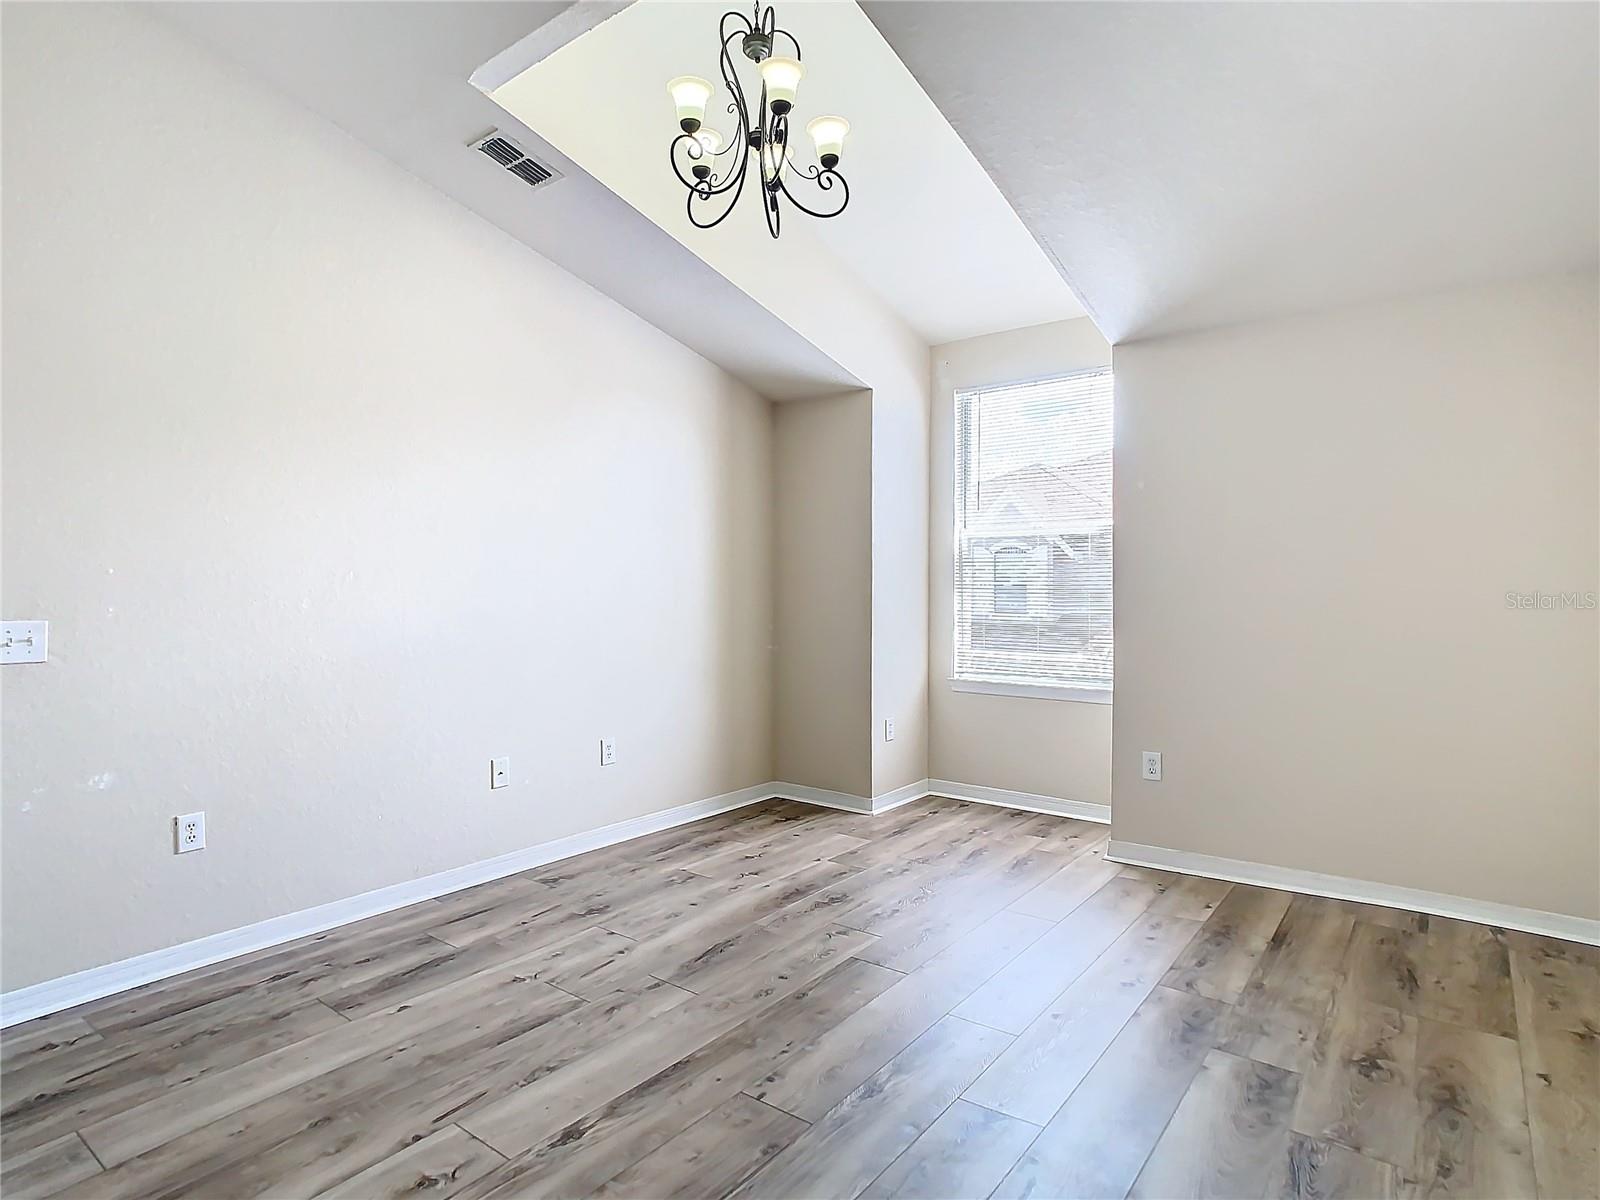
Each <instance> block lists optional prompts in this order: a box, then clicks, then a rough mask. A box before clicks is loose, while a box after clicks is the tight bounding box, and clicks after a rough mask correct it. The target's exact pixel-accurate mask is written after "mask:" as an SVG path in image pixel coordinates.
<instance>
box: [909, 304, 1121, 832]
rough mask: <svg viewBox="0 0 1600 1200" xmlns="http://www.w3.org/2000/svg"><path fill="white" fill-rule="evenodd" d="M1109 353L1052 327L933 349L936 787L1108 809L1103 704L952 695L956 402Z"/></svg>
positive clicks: (1087, 334)
mask: <svg viewBox="0 0 1600 1200" xmlns="http://www.w3.org/2000/svg"><path fill="white" fill-rule="evenodd" d="M1110 362H1111V346H1110V344H1109V343H1108V342H1107V341H1106V340H1105V338H1103V337H1101V336H1100V333H1099V331H1098V330H1096V329H1095V327H1094V325H1093V324H1091V323H1090V322H1089V321H1087V320H1081V319H1080V320H1076V321H1059V322H1056V323H1055V324H1051V325H1038V326H1035V327H1034V328H1032V329H1018V330H1014V331H1011V332H1008V333H997V334H991V335H989V336H987V337H977V338H969V339H967V340H966V341H961V342H951V343H948V344H947V345H943V346H935V347H934V348H933V422H932V472H931V493H930V510H931V513H932V518H931V521H930V526H931V528H930V535H931V547H932V549H931V569H930V571H929V612H930V620H929V629H928V648H927V657H928V663H929V672H928V677H929V731H930V737H931V748H930V753H929V774H930V776H931V777H932V778H934V779H947V780H952V781H954V782H957V783H971V784H977V785H979V786H981V787H996V788H1006V789H1008V790H1010V791H1017V792H1031V793H1033V794H1034V795H1038V796H1050V797H1054V798H1056V799H1061V800H1077V801H1081V802H1083V803H1088V804H1106V803H1108V802H1109V801H1110V798H1111V705H1109V704H1091V703H1087V702H1083V701H1070V700H1039V699H1033V698H1020V697H1014V696H985V695H977V694H973V693H970V692H957V691H953V690H952V689H951V686H950V672H951V654H952V651H953V646H954V637H955V635H954V630H955V550H954V534H955V394H956V392H957V391H958V390H959V389H962V388H969V387H978V386H982V385H984V384H994V383H1011V382H1015V381H1018V380H1024V379H1037V378H1041V377H1043V376H1047V375H1059V374H1063V373H1065V372H1067V371H1082V370H1088V369H1091V368H1094V367H1104V366H1108V365H1109V364H1110Z"/></svg>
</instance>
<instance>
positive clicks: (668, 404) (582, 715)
mask: <svg viewBox="0 0 1600 1200" xmlns="http://www.w3.org/2000/svg"><path fill="white" fill-rule="evenodd" d="M4 115H5V124H4V173H5V189H4V223H5V243H4V345H5V357H4V374H3V389H4V402H5V411H4V421H5V443H4V455H5V457H4V486H5V492H4V501H5V524H4V597H3V603H4V609H5V614H6V615H7V616H8V617H13V616H14V617H40V618H47V619H49V620H50V622H51V650H52V654H51V661H50V662H49V663H48V664H46V665H43V666H30V667H10V666H8V667H6V668H4V675H3V687H4V704H5V711H4V759H5V762H4V797H3V816H0V821H3V840H4V860H3V867H4V892H3V901H4V931H3V932H4V939H3V940H4V961H3V985H0V986H3V987H4V988H5V989H14V988H18V987H22V986H24V985H27V984H30V983H33V982H36V981H38V980H42V979H45V978H49V977H52V976H56V975H60V974H62V973H65V972H69V971H73V970H76V969H79V968H84V967H88V966H91V965H95V964H99V963H105V962H108V961H111V960H115V959H118V958H122V957H125V956H128V955H132V954H137V953H139V952H142V951H147V950H151V949H155V948H157V947H162V946H166V945H169V944H171V943H175V942H179V941H184V940H188V939H191V938H195V937H198V936H201V935H204V934H208V933H212V932H216V931H218V930H222V929H227V928H231V927H235V926H239V925H241V924H245V923H248V922H253V921H257V920H261V919H263V918H267V917H271V916H275V915H278V914H282V913H286V912H290V911H293V910H296V909H300V908H304V907H306V906H309V905H315V904H318V903H322V902H325V901H330V900H334V899H337V898H340V897H344V896H348V895H351V894H354V893H358V892H361V891H364V890H367V889H370V888H375V887H379V886H382V885H386V884H392V883H396V882H399V881H403V880H407V879H411V878H414V877H417V876H420V875H424V874H427V873H430V872H433V871H438V870H441V869H444V868H448V867H452V866H456V865H458V864H462V863H467V862H472V861H476V860H479V859H483V858H487V857H490V856H493V855H496V854H501V853H504V852H506V851H509V850H513V849H516V848H519V847H522V846H526V845H530V844H533V843H537V842H540V841H544V840H546V839H549V838H555V837H559V836H562V835H565V834H570V833H574V832H577V831H581V830H585V829H591V828H594V827H597V826H601V825H604V824H607V823H609V822H612V821H617V820H621V819H625V818H628V817H632V816H636V815H640V814H644V813H648V812H651V811H654V810H659V809H663V808H667V807H669V806H672V805H677V804H682V803H685V802H687V801H691V800H697V799H700V798H703V797H706V796H711V795H715V794H719V793H723V792H727V791H730V790H734V789H737V788H741V787H745V786H748V785H753V784H757V783H760V782H762V781H765V780H767V779H769V778H770V777H771V773H772V769H773V749H772V741H771V736H770V730H771V725H772V719H771V709H770V702H771V694H772V687H771V662H770V660H771V651H770V646H771V641H772V612H773V595H772V537H773V527H774V513H773V507H772V494H773V481H772V478H771V475H772V410H771V406H770V405H769V404H768V403H767V402H766V401H765V400H763V399H762V398H760V397H758V396H756V395H754V394H753V393H751V392H749V391H748V390H746V389H745V388H743V387H742V386H740V385H738V384H737V383H735V382H734V381H733V380H731V379H730V378H729V377H728V376H727V375H726V374H725V373H723V372H722V371H720V370H719V369H717V368H716V367H714V366H712V365H711V364H709V363H707V362H706V361H704V360H703V359H701V358H699V357H697V356H696V355H695V354H693V353H691V352H689V351H688V350H685V349H684V348H683V347H681V346H680V345H678V344H677V343H675V342H673V341H671V340H670V339H668V338H667V337H665V336H664V335H662V334H660V333H659V332H657V331H656V330H654V329H653V328H651V327H649V326H648V325H646V324H644V323H643V322H641V321H640V320H638V319H637V318H635V317H633V316H632V315H630V314H629V313H627V312H626V311H625V310H623V309H622V308H620V307H619V306H617V305H616V304H614V303H612V302H611V301H609V300H607V299H605V298H604V297H602V296H600V295H598V294H597V293H595V292H594V291H592V290H591V289H589V288H588V287H586V286H584V285H582V284H580V283H578V282H576V281H575V280H573V279H572V278H571V277H570V276H568V275H566V274H564V273H563V272H561V271H560V270H558V269H556V268H554V267H553V266H551V265H550V264H549V263H547V262H546V261H544V260H543V259H540V258H539V257H537V256H536V255H534V254H532V253H530V252H529V251H527V250H526V249H524V248H523V247H521V246H519V245H518V244H516V243H515V242H513V241H511V240H510V239H509V238H507V237H506V236H505V235H503V234H501V233H500V232H498V231H496V230H495V229H493V228H491V227H490V226H489V225H487V224H485V223H484V222H482V221H480V220H478V219H477V218H475V217H473V216H471V215H469V214H468V213H467V212H466V211H464V210H463V209H461V208H460V207H459V206H457V205H455V204H454V203H452V202H450V201H448V200H446V199H445V198H443V197H442V196H440V195H438V194H437V193H435V192H434V191H432V190H431V189H429V188H427V187H425V186H423V185H422V184H420V183H418V182H417V181H416V180H414V179H413V178H411V177H410V176H408V175H406V174H404V173H403V172H401V171H399V170H398V169H396V168H394V167H393V166H391V165H390V164H389V163H387V162H386V161H384V160H382V159H380V158H378V157H376V156H375V155H373V154H371V153H370V152H368V151H367V150H365V149H363V148H362V147H361V146H360V145H358V144H356V143H355V142H353V141H351V140H350V139H349V138H347V137H345V136H344V135H343V134H341V133H339V132H338V131H337V130H335V129H334V128H332V127H331V126H328V125H325V124H323V123H322V122H320V121H318V120H316V119H314V118H312V117H310V116H309V115H307V114H305V113H304V112H302V111H301V110H299V109H297V108H295V107H293V106H291V105H290V104H288V103H287V102H285V101H282V100H280V99H279V98H277V97H276V96H275V95H273V94H270V93H268V92H265V91H263V90H261V89H260V88H258V87H257V86H255V85H253V84H251V83H248V82H246V81H245V80H244V79H243V77H241V76H238V75H236V74H235V73H233V72H232V71H230V70H229V69H228V68H227V67H225V66H224V65H223V64H222V63H221V62H220V61H219V60H217V59H214V58H212V57H210V56H208V55H207V54H205V53H203V52H200V51H198V50H196V49H194V48H192V47H190V46H189V45H188V44H186V43H184V42H181V41H179V40H178V39H177V38H175V37H174V36H173V35H171V34H170V33H168V32H166V31H164V30H163V29H162V28H160V27H159V26H157V25H155V24H154V23H152V22H150V21H149V20H148V19H147V18H146V17H145V16H144V15H143V14H140V13H137V12H129V11H126V10H124V11H116V10H108V9H94V10H91V9H87V8H83V7H77V6H70V5H60V6H58V5H15V6H13V5H8V6H7V8H6V12H5V40H4ZM556 186H560V185H559V184H558V185H556ZM864 453H865V450H864V449H863V454H864ZM863 711H864V706H863ZM602 735H608V736H612V737H614V738H615V739H616V741H617V746H618V756H619V757H618V762H617V764H616V765H615V766H614V767H609V768H605V769H603V770H602V769H601V768H600V767H599V766H598V757H597V740H598V739H599V738H600V737H601V736H602ZM501 754H508V755H510V756H511V758H512V763H513V779H514V783H513V785H512V786H511V787H509V788H507V789H505V790H499V791H490V790H489V789H488V787H487V773H488V760H489V759H490V757H491V756H494V755H501ZM191 809H203V810H205V811H206V813H207V816H208V821H209V838H210V845H209V847H208V848H207V849H206V850H205V851H203V852H202V853H198V854H192V855H186V856H183V857H181V858H180V857H175V856H174V855H173V854H172V851H171V841H170V826H169V821H170V818H171V817H172V816H173V815H174V814H175V813H179V812H185V811H188V810H191Z"/></svg>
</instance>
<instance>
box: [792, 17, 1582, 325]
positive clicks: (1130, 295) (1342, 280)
mask: <svg viewBox="0 0 1600 1200" xmlns="http://www.w3.org/2000/svg"><path fill="white" fill-rule="evenodd" d="M864 7H865V10H866V12H867V13H868V15H869V16H870V18H871V19H872V21H873V22H874V23H875V24H876V25H877V27H878V28H879V30H880V31H881V32H882V33H883V34H884V36H885V38H886V39H887V40H888V42H889V44H890V45H891V46H892V47H893V48H894V49H895V51H896V52H897V53H898V54H899V56H900V57H901V58H902V59H903V60H904V61H905V63H906V64H908V65H909V67H910V69H911V71H912V72H913V73H914V74H915V75H916V77H917V79H918V81H919V82H920V83H921V84H922V86H923V87H924V88H925V89H926V91H927V93H928V94H929V95H930V96H932V97H933V99H934V100H935V101H936V102H937V103H938V105H939V107H940V108H941V109H942V110H943V111H944V113H945V114H947V115H948V116H949V117H950V119H951V121H952V123H953V124H954V125H955V128H956V130H957V132H959V133H960V134H961V135H962V136H963V137H964V138H965V139H966V141H967V143H968V145H970V146H971V147H972V148H973V151H974V152H975V153H976V154H977V156H978V158H979V159H980V160H981V161H982V163H983V165H984V166H985V167H986V168H987V169H988V171H989V174H990V175H991V176H992V177H993V178H994V180H995V182H996V183H997V184H998V185H999V187H1000V190H1001V191H1002V192H1003V193H1005V195H1006V196H1007V197H1008V198H1009V199H1010V201H1011V202H1012V204H1013V205H1014V207H1015V209H1016V211H1017V212H1018V214H1019V215H1020V216H1021V218H1022V220H1023V222H1024V223H1025V224H1026V225H1027V226H1028V228H1029V229H1030V230H1031V231H1032V232H1033V235H1034V236H1035V237H1036V238H1037V239H1038V240H1039V242H1040V244H1041V245H1043V246H1044V247H1045V248H1046V249H1047V250H1048V251H1049V253H1050V254H1051V255H1052V256H1053V258H1054V259H1055V260H1056V262H1057V263H1058V265H1059V266H1060V267H1061V269H1062V271H1063V273H1064V274H1065V275H1066V276H1067V277H1068V278H1069V279H1070V280H1071V282H1072V284H1073V286H1074V290H1075V291H1076V293H1077V295H1078V297H1079V298H1080V299H1081V300H1082V301H1083V303H1084V305H1085V306H1086V307H1087V308H1088V310H1089V312H1090V315H1091V316H1092V317H1093V318H1094V319H1095V322H1096V324H1097V325H1098V326H1099V327H1100V329H1101V331H1102V332H1103V333H1104V334H1105V335H1106V336H1107V337H1108V338H1110V339H1111V340H1112V341H1114V342H1117V341H1126V340H1129V339H1132V338H1136V337H1143V336H1149V335H1152V334H1157V333H1166V332H1172V331H1175V330H1181V329H1191V328H1198V327H1203V326H1209V325H1217V324H1226V323H1231V322H1236V321H1241V320H1248V319H1253V318H1257V317H1261V316H1267V315H1273V314H1279V313H1288V312H1299V311H1307V310H1311V309H1317V308H1323V307H1327V306H1331V305H1336V304H1344V303H1353V302H1358V301H1362V300H1366V299H1372V298H1377V297H1380V296H1390V295H1401V294H1406V293H1411V292H1418V291H1424V290H1428V289H1432V288H1438V287H1445V286H1451V285H1456V284H1467V283H1476V282H1489V281H1495V280H1499V279H1506V278H1511V277H1514V276H1518V275H1528V274H1533V273H1537V272H1544V271H1559V270H1565V269H1573V268H1588V269H1593V267H1594V265H1595V263H1596V259H1597V257H1600V233H1597V229H1600V225H1597V219H1596V216H1597V211H1600V97H1597V78H1600V63H1597V56H1600V6H1597V5H1594V4H1538V3H1529V4H1465V3H1463V4H1341V3H1332V4H1323V3H1306V4H1229V3H1196V4H1167V3H1139V2H1128V0H1117V2H1114V3H1102V2H1087V3H1070V4H1069V3H1058V4H1039V3H1014V2H1009V0H985V2H984V3H973V2H965V3H961V2H956V3H949V2H930V0H889V2H885V0H866V2H865V4H864ZM819 57H820V54H819ZM802 95H803V93H802Z"/></svg>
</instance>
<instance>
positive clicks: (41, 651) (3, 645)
mask: <svg viewBox="0 0 1600 1200" xmlns="http://www.w3.org/2000/svg"><path fill="white" fill-rule="evenodd" d="M49 637H50V622H49V621H6V622H4V624H3V625H0V651H3V652H4V654H3V657H0V662H8V663H35V662H44V660H45V647H46V643H47V642H48V641H49Z"/></svg>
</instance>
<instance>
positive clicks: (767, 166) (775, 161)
mask: <svg viewBox="0 0 1600 1200" xmlns="http://www.w3.org/2000/svg"><path fill="white" fill-rule="evenodd" d="M780 152H781V153H780ZM789 158H790V150H789V147H788V146H786V145H783V144H781V143H778V142H763V143H762V144H761V180H762V182H763V183H771V182H772V181H773V180H774V179H776V178H778V176H780V175H782V174H783V169H784V167H786V166H788V165H789Z"/></svg>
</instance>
